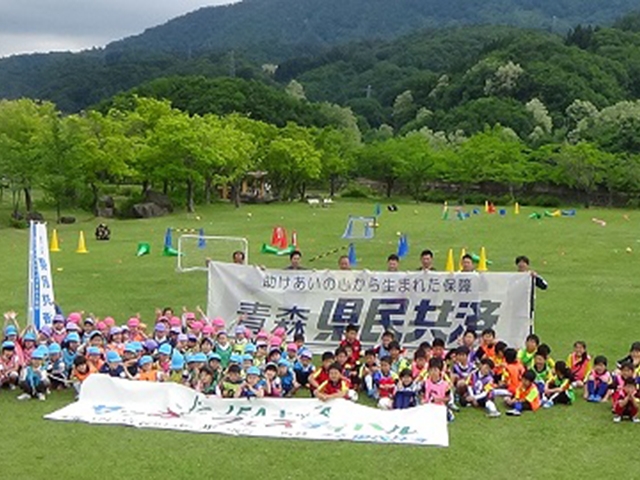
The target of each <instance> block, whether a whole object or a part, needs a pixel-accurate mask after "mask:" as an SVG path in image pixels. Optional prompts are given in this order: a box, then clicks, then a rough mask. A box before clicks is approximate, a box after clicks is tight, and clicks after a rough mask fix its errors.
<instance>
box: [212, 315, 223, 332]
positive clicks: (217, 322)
mask: <svg viewBox="0 0 640 480" xmlns="http://www.w3.org/2000/svg"><path fill="white" fill-rule="evenodd" d="M211 325H213V333H214V334H216V335H217V333H218V332H219V331H220V330H224V319H223V318H222V317H216V318H214V319H213V320H211Z"/></svg>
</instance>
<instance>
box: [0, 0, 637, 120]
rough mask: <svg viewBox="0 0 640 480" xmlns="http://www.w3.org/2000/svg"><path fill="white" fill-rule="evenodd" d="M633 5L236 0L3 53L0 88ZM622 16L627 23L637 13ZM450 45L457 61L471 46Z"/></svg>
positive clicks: (7, 92)
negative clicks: (68, 43)
mask: <svg viewBox="0 0 640 480" xmlns="http://www.w3.org/2000/svg"><path fill="white" fill-rule="evenodd" d="M633 8H637V1H636V0H556V1H553V2H549V1H546V0H483V1H480V0H429V1H425V0H394V1H388V0H244V1H242V2H240V3H237V4H233V5H228V6H220V7H208V8H203V9H200V10H198V11H196V12H193V13H190V14H187V15H184V16H182V17H179V18H176V19H174V20H171V21H169V22H167V23H166V24H164V25H161V26H158V27H154V28H151V29H148V30H147V31H145V32H144V33H142V34H140V35H138V36H134V37H130V38H127V39H124V40H120V41H116V42H113V43H112V44H110V45H108V46H107V47H106V48H104V49H94V50H91V51H86V52H81V53H77V54H70V53H53V54H36V55H21V56H15V57H11V58H7V59H2V60H0V97H3V98H18V97H21V96H28V97H33V98H43V99H48V100H52V101H55V102H56V104H57V105H58V107H59V108H61V109H62V110H63V111H78V110H80V109H83V108H86V107H87V106H89V105H92V104H94V103H97V102H98V101H100V100H101V99H104V98H107V97H109V96H111V95H113V94H115V93H117V92H119V91H122V90H127V89H129V88H132V87H134V86H136V85H138V84H140V83H141V82H144V81H147V80H151V79H154V78H157V77H161V76H167V75H185V74H189V75H192V74H193V75H206V76H219V75H228V74H233V75H236V76H238V77H241V78H260V77H261V76H262V71H261V69H260V68H259V65H261V64H263V63H281V62H282V61H284V60H286V59H291V58H294V57H299V56H302V55H305V56H308V55H316V54H321V53H322V52H324V51H325V50H326V49H328V48H330V47H331V46H335V45H338V44H342V43H345V42H348V41H353V40H368V41H373V40H375V39H391V38H396V37H399V36H401V35H404V34H407V33H408V32H411V31H415V30H418V29H428V28H443V27H452V26H461V25H472V24H492V25H498V24H503V25H515V26H520V27H527V28H536V29H543V30H551V31H553V32H555V33H564V32H565V31H567V30H568V29H569V28H570V27H572V26H574V25H576V24H578V23H581V24H583V25H587V24H594V25H595V24H599V25H606V24H610V23H612V22H613V21H614V19H616V18H618V17H620V16H621V15H623V14H624V13H626V12H629V11H631V10H632V9H633ZM627 23H629V25H625V28H634V25H637V23H638V21H637V19H635V20H634V19H633V17H630V19H628V20H627ZM471 35H475V34H473V33H471ZM461 36H463V35H461ZM461 41H463V42H465V41H466V40H461ZM467 44H468V42H467ZM442 48H449V51H450V52H451V53H455V49H452V48H451V47H449V46H447V47H442ZM459 53H461V54H462V56H463V58H461V59H460V60H459V61H458V63H459V64H464V63H465V62H464V55H469V54H472V53H473V51H472V50H470V51H468V52H459ZM383 66H384V64H383ZM430 69H431V70H442V68H439V67H433V66H430Z"/></svg>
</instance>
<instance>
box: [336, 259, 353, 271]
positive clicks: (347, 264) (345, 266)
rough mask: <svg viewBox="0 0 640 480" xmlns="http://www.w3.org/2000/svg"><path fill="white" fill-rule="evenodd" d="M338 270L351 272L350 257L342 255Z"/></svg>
mask: <svg viewBox="0 0 640 480" xmlns="http://www.w3.org/2000/svg"><path fill="white" fill-rule="evenodd" d="M338 269H339V270H351V263H350V262H349V256H348V255H342V256H340V258H338Z"/></svg>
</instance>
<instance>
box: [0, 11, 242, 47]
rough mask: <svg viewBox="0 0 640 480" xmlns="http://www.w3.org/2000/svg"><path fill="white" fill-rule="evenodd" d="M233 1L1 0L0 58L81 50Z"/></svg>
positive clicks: (102, 44)
mask: <svg viewBox="0 0 640 480" xmlns="http://www.w3.org/2000/svg"><path fill="white" fill-rule="evenodd" d="M225 3H232V0H0V57H3V56H8V55H12V54H16V53H30V52H49V51H54V50H63V51H66V50H72V51H77V50H82V49H85V48H91V47H94V46H104V45H106V44H107V43H109V42H111V41H112V40H118V39H120V38H122V37H125V36H129V35H133V34H136V33H141V32H142V31H143V30H144V29H145V28H149V27H153V26H155V25H158V24H161V23H164V22H166V21H167V20H169V19H171V18H174V17H177V16H179V15H183V14H185V13H188V12H191V11H193V10H197V9H198V8H200V7H205V6H209V5H222V4H225Z"/></svg>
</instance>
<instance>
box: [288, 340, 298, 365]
mask: <svg viewBox="0 0 640 480" xmlns="http://www.w3.org/2000/svg"><path fill="white" fill-rule="evenodd" d="M286 360H287V361H288V362H289V364H291V365H295V364H296V362H297V361H298V346H297V345H296V344H295V343H293V342H292V343H290V344H289V345H287V358H286Z"/></svg>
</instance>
